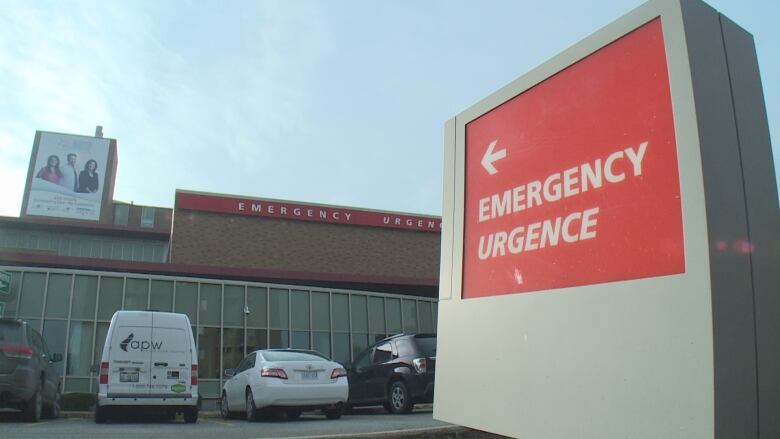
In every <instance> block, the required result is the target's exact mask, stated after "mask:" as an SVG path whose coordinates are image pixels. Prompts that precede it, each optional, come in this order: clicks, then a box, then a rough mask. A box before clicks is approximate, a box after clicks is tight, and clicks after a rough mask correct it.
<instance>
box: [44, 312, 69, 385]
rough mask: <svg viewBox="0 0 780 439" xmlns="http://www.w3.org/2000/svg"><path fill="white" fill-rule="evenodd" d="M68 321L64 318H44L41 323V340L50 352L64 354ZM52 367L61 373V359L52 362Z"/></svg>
mask: <svg viewBox="0 0 780 439" xmlns="http://www.w3.org/2000/svg"><path fill="white" fill-rule="evenodd" d="M67 329H68V322H67V321H66V320H46V321H44V323H43V340H44V341H45V342H46V346H47V347H48V348H49V355H51V354H61V355H63V354H65V334H66V333H67V332H66V331H67ZM54 369H55V370H57V372H58V373H59V374H60V375H62V372H63V369H64V367H63V364H62V361H59V362H57V363H54Z"/></svg>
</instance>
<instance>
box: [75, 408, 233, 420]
mask: <svg viewBox="0 0 780 439" xmlns="http://www.w3.org/2000/svg"><path fill="white" fill-rule="evenodd" d="M94 417H95V412H92V411H86V412H79V411H63V412H60V418H64V419H92V418H94ZM198 417H199V418H205V419H214V418H221V417H222V415H220V413H219V412H216V411H211V410H201V411H199V412H198Z"/></svg>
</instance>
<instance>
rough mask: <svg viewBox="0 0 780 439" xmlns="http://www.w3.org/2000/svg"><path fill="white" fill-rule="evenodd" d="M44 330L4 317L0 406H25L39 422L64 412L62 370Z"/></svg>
mask: <svg viewBox="0 0 780 439" xmlns="http://www.w3.org/2000/svg"><path fill="white" fill-rule="evenodd" d="M58 361H62V355H61V354H51V355H49V350H48V348H47V347H46V343H44V342H43V338H42V337H41V334H39V333H38V331H36V330H35V329H33V328H31V327H30V326H29V325H28V324H27V322H23V321H20V320H11V319H0V408H14V409H19V410H22V412H23V414H24V418H25V419H26V420H28V421H32V422H37V421H38V420H40V419H41V415H44V416H47V417H51V418H56V417H57V416H59V413H60V374H59V373H58V372H57V370H56V369H55V368H54V363H56V362H58Z"/></svg>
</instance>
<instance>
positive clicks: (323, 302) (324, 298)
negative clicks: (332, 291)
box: [311, 292, 330, 331]
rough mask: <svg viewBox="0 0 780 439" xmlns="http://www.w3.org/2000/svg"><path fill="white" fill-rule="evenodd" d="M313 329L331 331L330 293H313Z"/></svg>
mask: <svg viewBox="0 0 780 439" xmlns="http://www.w3.org/2000/svg"><path fill="white" fill-rule="evenodd" d="M311 323H312V329H315V330H320V331H330V306H329V303H328V293H318V292H312V293H311Z"/></svg>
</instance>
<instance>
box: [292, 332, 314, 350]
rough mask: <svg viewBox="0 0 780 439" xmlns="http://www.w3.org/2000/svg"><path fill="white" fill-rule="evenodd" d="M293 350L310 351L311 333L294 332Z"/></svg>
mask: <svg viewBox="0 0 780 439" xmlns="http://www.w3.org/2000/svg"><path fill="white" fill-rule="evenodd" d="M290 347H292V348H293V349H310V348H309V332H308V331H306V332H304V331H293V332H292V343H291V346H290Z"/></svg>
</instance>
